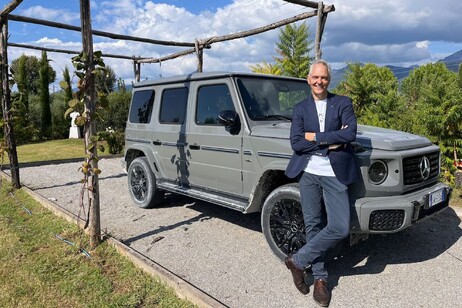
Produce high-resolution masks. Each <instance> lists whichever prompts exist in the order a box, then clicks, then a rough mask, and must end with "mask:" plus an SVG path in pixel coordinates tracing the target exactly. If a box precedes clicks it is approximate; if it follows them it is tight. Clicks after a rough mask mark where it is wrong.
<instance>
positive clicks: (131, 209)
mask: <svg viewBox="0 0 462 308" xmlns="http://www.w3.org/2000/svg"><path fill="white" fill-rule="evenodd" d="M79 166H80V163H62V164H50V165H41V166H33V167H22V168H21V169H20V177H21V182H22V183H23V185H25V186H27V187H29V188H30V189H32V190H34V191H35V192H36V193H38V194H40V195H42V196H44V197H46V198H48V199H49V200H51V201H53V202H55V203H57V204H59V205H60V206H62V207H64V208H66V209H67V210H69V211H71V212H73V213H78V211H79V206H78V204H79V192H80V187H81V184H80V179H81V178H82V176H81V173H80V172H78V168H79ZM99 167H100V169H101V170H102V174H101V175H100V188H101V189H100V198H101V220H102V226H103V229H104V230H105V231H106V232H108V233H110V234H111V235H112V236H114V237H115V238H117V239H119V240H121V241H123V242H124V243H125V244H127V245H129V246H130V247H131V248H133V249H135V250H137V251H139V252H141V253H142V254H144V255H146V256H147V257H149V258H150V259H151V260H154V261H155V262H157V263H158V264H160V265H162V266H164V267H165V268H167V269H169V270H170V271H172V272H174V273H176V274H177V275H178V276H180V277H182V278H183V279H185V280H187V281H188V282H189V283H191V284H193V285H194V286H196V287H197V288H199V289H201V290H203V291H204V292H206V293H208V294H209V295H211V296H212V297H214V298H216V299H218V300H219V301H221V302H222V303H224V304H225V305H227V306H229V307H240V308H241V307H255V308H258V307H317V306H316V305H315V303H314V302H313V300H312V298H311V293H310V294H309V295H307V296H303V295H301V294H299V293H298V291H297V290H296V289H295V287H294V286H293V285H292V280H291V276H290V273H289V271H288V270H287V269H286V268H285V266H284V265H283V264H282V263H281V262H280V261H279V260H278V259H276V257H274V256H273V254H272V253H271V252H270V250H269V248H268V247H267V244H266V242H265V239H264V236H263V234H262V233H261V229H260V220H259V216H258V214H251V215H244V214H241V213H239V212H235V211H232V210H229V209H226V208H222V207H219V206H216V205H212V204H209V203H205V202H200V201H194V200H192V199H189V198H185V197H181V196H176V195H167V198H166V201H165V203H164V204H163V205H161V206H160V207H158V208H154V209H149V210H144V209H140V208H137V207H136V206H134V205H133V203H132V202H131V200H130V198H129V195H128V192H127V176H126V174H125V172H124V170H123V169H122V165H121V159H120V158H109V159H102V160H101V161H100V163H99ZM461 227H462V224H461V219H460V218H459V217H458V216H457V215H456V213H455V211H454V209H452V208H449V209H447V210H446V211H444V212H443V213H441V214H440V215H438V216H436V217H434V218H432V219H429V220H427V221H425V222H423V223H421V224H418V225H416V226H413V227H412V228H409V229H407V230H405V231H403V232H401V233H398V234H393V235H389V236H386V237H385V236H376V237H372V238H371V239H369V240H368V241H366V242H364V243H361V244H359V245H357V246H354V247H353V248H350V249H347V250H345V251H343V253H342V256H341V257H339V258H337V259H336V260H334V261H333V262H332V263H331V264H330V266H329V272H330V275H331V276H330V281H329V284H330V286H331V288H332V289H333V290H332V294H333V297H332V302H331V305H330V307H350V306H355V307H460V305H461V304H460V303H461V302H462V292H460V286H461V285H462V240H461V236H462V229H461Z"/></svg>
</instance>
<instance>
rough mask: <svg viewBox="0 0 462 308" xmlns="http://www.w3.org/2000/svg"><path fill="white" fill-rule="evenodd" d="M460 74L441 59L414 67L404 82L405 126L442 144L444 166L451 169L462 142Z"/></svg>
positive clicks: (408, 129)
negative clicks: (456, 150)
mask: <svg viewBox="0 0 462 308" xmlns="http://www.w3.org/2000/svg"><path fill="white" fill-rule="evenodd" d="M460 78H461V77H460V75H458V74H457V73H454V72H452V71H450V70H449V69H448V68H447V67H446V65H445V64H444V63H441V62H437V63H430V64H427V65H424V66H421V67H419V68H417V69H415V70H413V71H412V72H411V73H410V74H409V76H408V77H407V78H406V79H405V80H404V81H403V83H402V93H403V95H404V96H405V97H406V108H405V109H404V110H403V112H402V115H401V117H402V119H405V121H401V122H402V123H405V126H404V125H403V129H404V130H407V131H410V132H412V133H415V134H419V135H425V136H426V137H428V138H429V139H430V140H431V141H432V142H433V143H436V144H438V145H439V146H440V148H441V152H442V154H443V155H444V156H445V157H444V160H443V167H444V168H448V169H452V168H453V149H454V145H462V95H461V92H462V91H461V87H460Z"/></svg>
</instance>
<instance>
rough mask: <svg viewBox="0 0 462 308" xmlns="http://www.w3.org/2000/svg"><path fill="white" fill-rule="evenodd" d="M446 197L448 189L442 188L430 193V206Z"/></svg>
mask: <svg viewBox="0 0 462 308" xmlns="http://www.w3.org/2000/svg"><path fill="white" fill-rule="evenodd" d="M445 199H446V190H444V189H440V190H437V191H434V192H431V193H430V194H429V195H428V207H429V208H430V207H432V206H435V205H437V204H439V203H441V202H443V201H444V200H445Z"/></svg>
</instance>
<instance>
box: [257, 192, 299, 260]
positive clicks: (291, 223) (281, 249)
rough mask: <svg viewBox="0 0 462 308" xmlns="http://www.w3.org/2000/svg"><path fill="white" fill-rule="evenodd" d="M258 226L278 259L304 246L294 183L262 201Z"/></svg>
mask: <svg viewBox="0 0 462 308" xmlns="http://www.w3.org/2000/svg"><path fill="white" fill-rule="evenodd" d="M261 225H262V230H263V234H264V235H265V238H266V241H267V242H268V245H269V246H270V248H271V250H272V251H273V253H274V254H275V255H276V256H277V257H278V258H279V259H281V260H284V259H285V257H286V256H287V255H289V254H294V253H295V252H297V251H298V250H299V249H300V248H301V247H302V246H303V245H305V243H306V236H305V223H304V222H303V213H302V208H301V205H300V190H299V188H298V184H287V185H283V186H281V187H278V188H276V189H275V190H274V191H272V192H271V193H270V194H269V195H268V197H267V198H266V200H265V203H264V204H263V208H262V216H261Z"/></svg>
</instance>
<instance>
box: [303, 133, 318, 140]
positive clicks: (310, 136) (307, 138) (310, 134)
mask: <svg viewBox="0 0 462 308" xmlns="http://www.w3.org/2000/svg"><path fill="white" fill-rule="evenodd" d="M315 134H316V133H312V132H306V133H305V139H306V140H308V141H314V135H315Z"/></svg>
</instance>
